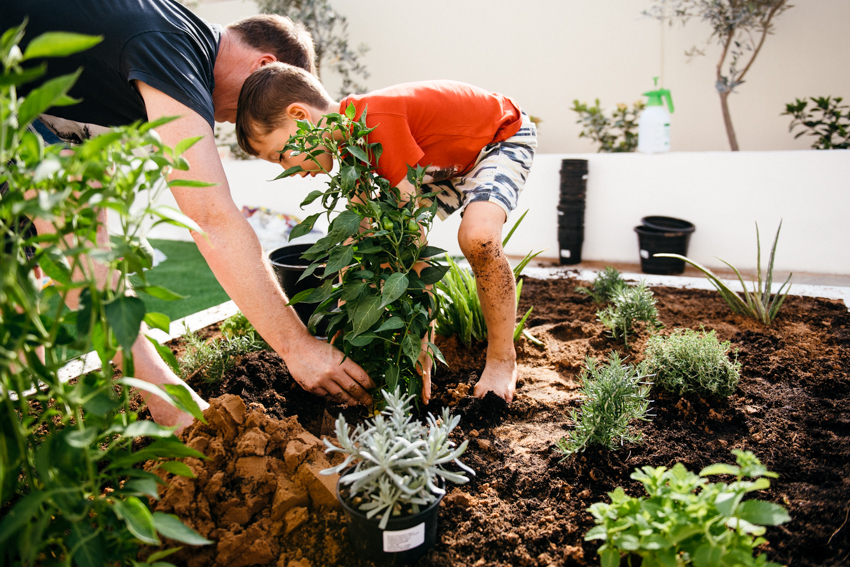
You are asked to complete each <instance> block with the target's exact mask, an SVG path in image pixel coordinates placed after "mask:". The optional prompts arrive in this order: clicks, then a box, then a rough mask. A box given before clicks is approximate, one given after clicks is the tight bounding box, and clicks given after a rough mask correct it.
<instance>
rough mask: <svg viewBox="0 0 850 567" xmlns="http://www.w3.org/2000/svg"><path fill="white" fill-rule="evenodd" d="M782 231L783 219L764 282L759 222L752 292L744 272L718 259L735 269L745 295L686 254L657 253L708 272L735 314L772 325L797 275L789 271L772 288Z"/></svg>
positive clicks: (707, 274) (659, 255)
mask: <svg viewBox="0 0 850 567" xmlns="http://www.w3.org/2000/svg"><path fill="white" fill-rule="evenodd" d="M780 230H782V221H779V228H777V229H776V237H775V238H774V239H773V247H772V248H771V249H770V259H769V260H768V262H767V271H766V272H765V280H764V281H762V279H761V238H760V237H759V225H758V223H756V268H757V274H756V279H755V281H753V282H751V283H752V291H749V290H747V285H746V284H745V283H744V278H742V277H741V273H740V272H739V271H738V269H737V268H736V267H735V266H733V265H732V264H730V263H729V262H727V261H726V260H724V259H722V258H717V259H718V260H720V261H721V262H723V263H724V264H726V265H727V266H729V267H730V268H732V270H733V271H734V272H735V275H736V276H738V281H739V282H741V287H742V288H743V290H744V297H743V298H742V297H741V296H740V295H738V294H737V293H735V292H734V291H732V290H731V289H730V288H729V286H727V285H726V284H725V283H723V280H721V279H720V278H718V277H717V276H715V275H714V274H713V273H712V272H711V270H709V269H708V268H704V267H702V266H701V265H699V264H697V263H696V262H694V261H693V260H691V259H690V258H685V257H684V256H680V255H678V254H655V256H657V257H667V258H679V259H680V260H684V261H685V262H687V263H688V264H690V265H691V266H693V267H694V268H696V269H698V270H699V271H701V272H702V273H703V274H705V277H706V278H708V281H710V282H711V285H713V286H714V288H715V289H716V290H717V292H718V293H719V294H720V296H721V297H722V298H723V300H724V301H725V302H726V303H727V304H728V305H729V308H730V309H732V311H733V312H734V313H739V314H741V315H746V316H748V317H752V318H753V319H758V320H759V321H761V322H762V323H764V324H765V325H770V324H771V323H772V322H773V319H774V318H776V314H777V313H779V308H780V307H782V303H783V302H784V301H785V298H786V297H787V296H788V292H789V291H791V286H790V285H789V282H790V281H791V276H793V275H794V274H793V273H791V274H788V279H786V280H785V283H783V284H782V285H781V286H780V287H779V289H778V290H777V291H776V293H775V294H772V293H771V288H772V287H773V259H774V257H775V256H776V243H777V242H778V241H779V231H780ZM786 285H787V286H788V289H785V286H786ZM782 290H785V293H782ZM771 295H773V301H771V300H770V297H771Z"/></svg>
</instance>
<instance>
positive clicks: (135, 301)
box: [104, 296, 145, 352]
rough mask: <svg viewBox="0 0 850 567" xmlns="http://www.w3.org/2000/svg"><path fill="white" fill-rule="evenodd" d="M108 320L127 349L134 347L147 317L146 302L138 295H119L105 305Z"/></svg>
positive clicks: (121, 343) (120, 342)
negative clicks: (143, 321)
mask: <svg viewBox="0 0 850 567" xmlns="http://www.w3.org/2000/svg"><path fill="white" fill-rule="evenodd" d="M104 311H105V312H106V320H107V321H109V324H110V325H111V326H112V330H113V332H114V333H115V338H116V339H117V340H118V343H119V344H120V345H121V346H122V347H123V348H124V350H125V351H128V352H129V351H130V350H131V349H132V348H133V343H135V342H136V339H137V338H138V337H139V329H140V328H141V326H142V320H143V319H144V318H145V303H144V302H143V301H142V300H141V299H139V298H138V297H128V296H119V297H116V298H115V299H113V300H112V301H110V302H109V303H107V304H106V305H105V306H104Z"/></svg>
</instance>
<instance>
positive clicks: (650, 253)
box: [635, 217, 696, 275]
mask: <svg viewBox="0 0 850 567" xmlns="http://www.w3.org/2000/svg"><path fill="white" fill-rule="evenodd" d="M650 219H668V220H667V221H659V222H661V223H662V224H656V226H665V225H664V224H663V223H664V222H666V223H667V224H666V226H667V227H668V228H654V227H653V226H646V225H641V226H636V227H635V232H636V233H637V235H638V247H639V250H640V269H641V271H643V272H644V273H646V274H659V275H675V274H681V273H682V272H684V271H685V261H684V260H679V259H677V258H656V257H655V254H679V255H680V256H687V254H688V242H689V241H690V239H691V234H692V233H693V232H694V230H696V227H694V225H693V224H691V223H689V222H688V221H683V220H681V219H673V218H671V217H644V220H650ZM672 221H676V222H675V223H674V222H672ZM650 222H652V221H651V220H650Z"/></svg>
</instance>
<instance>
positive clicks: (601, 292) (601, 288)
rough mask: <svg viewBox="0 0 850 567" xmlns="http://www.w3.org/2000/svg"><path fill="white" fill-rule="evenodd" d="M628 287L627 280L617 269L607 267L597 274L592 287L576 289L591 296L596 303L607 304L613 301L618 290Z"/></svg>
mask: <svg viewBox="0 0 850 567" xmlns="http://www.w3.org/2000/svg"><path fill="white" fill-rule="evenodd" d="M626 285H627V284H626V280H624V279H623V277H622V276H621V275H620V272H618V271H617V269H616V268H614V267H613V266H605V268H604V269H603V270H601V271H599V272H598V273H597V274H596V278H595V279H594V280H593V284H592V285H591V286H590V287H583V286H579V287H576V291H577V292H578V293H581V294H583V295H588V296H590V297H591V298H592V299H593V301H594V302H596V303H607V302H609V301H611V299H612V298H613V297H614V294H615V293H616V292H617V290H619V289H620V288H622V287H626Z"/></svg>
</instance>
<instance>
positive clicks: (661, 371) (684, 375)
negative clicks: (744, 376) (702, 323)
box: [645, 329, 741, 397]
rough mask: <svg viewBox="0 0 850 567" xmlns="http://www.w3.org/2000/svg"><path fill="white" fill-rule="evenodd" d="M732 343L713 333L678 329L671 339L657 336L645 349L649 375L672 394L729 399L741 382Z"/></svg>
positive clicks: (739, 366) (738, 365) (650, 340)
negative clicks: (726, 397) (689, 393)
mask: <svg viewBox="0 0 850 567" xmlns="http://www.w3.org/2000/svg"><path fill="white" fill-rule="evenodd" d="M731 350H732V346H731V344H730V343H729V341H725V342H722V343H721V342H720V341H719V340H717V335H716V333H715V332H714V331H709V332H705V331H702V332H698V331H694V330H693V329H676V330H674V331H673V333H672V334H671V335H670V336H669V337H662V336H660V335H655V336H653V337H650V339H649V343H648V344H647V346H646V352H645V364H646V370H647V372H650V373H652V374H655V383H656V384H658V385H659V386H661V387H662V388H664V389H665V390H667V391H669V392H673V393H675V394H686V393H688V392H695V393H697V394H701V395H709V396H724V397H725V396H730V395H732V394H733V393H734V392H735V389H736V388H737V387H738V381H739V380H740V379H741V363H740V362H738V358H737V351H734V352H732V353H731V354H732V358H731V359H730V356H729V355H730V351H731Z"/></svg>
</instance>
